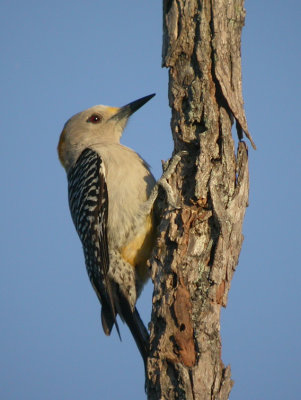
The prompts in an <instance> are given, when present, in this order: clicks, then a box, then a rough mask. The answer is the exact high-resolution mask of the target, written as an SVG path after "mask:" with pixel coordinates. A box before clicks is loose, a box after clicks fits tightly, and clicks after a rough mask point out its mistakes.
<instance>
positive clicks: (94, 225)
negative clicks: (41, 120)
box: [68, 148, 120, 336]
mask: <svg viewBox="0 0 301 400" xmlns="http://www.w3.org/2000/svg"><path fill="white" fill-rule="evenodd" d="M68 196H69V206H70V211H71V216H72V220H73V223H74V225H75V228H76V231H77V233H78V235H79V237H80V240H81V242H82V245H83V249H84V254H85V261H86V268H87V272H88V275H89V278H90V281H91V283H92V286H93V288H94V290H95V292H96V294H97V296H98V298H99V300H100V302H101V304H102V324H103V329H104V331H105V333H106V334H107V335H108V334H110V332H111V329H112V326H113V324H114V323H115V325H116V329H117V332H118V334H119V329H118V325H117V322H116V307H115V304H114V298H113V292H112V285H111V282H110V280H109V278H108V271H109V266H110V260H109V250H108V239H107V223H108V206H109V205H108V190H107V185H106V173H105V167H104V164H103V161H102V159H101V157H100V155H99V154H98V153H96V152H95V151H93V150H92V149H89V148H87V149H85V150H84V151H83V152H82V153H81V155H80V156H79V158H78V160H77V162H76V164H75V165H74V167H73V168H72V169H71V170H70V172H69V174H68ZM119 336H120V334H119Z"/></svg>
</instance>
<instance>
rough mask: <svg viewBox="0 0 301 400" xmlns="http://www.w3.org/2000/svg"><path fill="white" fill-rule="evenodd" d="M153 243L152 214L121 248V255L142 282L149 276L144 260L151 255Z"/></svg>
mask: <svg viewBox="0 0 301 400" xmlns="http://www.w3.org/2000/svg"><path fill="white" fill-rule="evenodd" d="M154 243H155V229H154V223H153V216H152V215H150V216H148V218H147V221H146V224H145V227H144V229H143V230H142V231H140V232H139V234H138V235H137V236H135V237H134V239H133V240H132V241H131V242H129V243H128V244H127V245H126V246H125V247H124V248H123V249H122V250H121V255H122V257H123V258H124V259H125V260H126V261H127V262H128V263H129V264H131V265H132V266H133V267H134V268H135V269H136V272H137V275H138V277H139V279H140V280H141V282H142V283H145V282H146V281H147V279H148V278H149V273H148V267H147V265H146V262H147V260H148V259H149V257H150V255H151V252H152V249H153V247H154Z"/></svg>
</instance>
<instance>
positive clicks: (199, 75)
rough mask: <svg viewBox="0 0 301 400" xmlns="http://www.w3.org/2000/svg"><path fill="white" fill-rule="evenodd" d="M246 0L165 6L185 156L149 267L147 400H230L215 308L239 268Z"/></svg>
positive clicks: (168, 62)
mask: <svg viewBox="0 0 301 400" xmlns="http://www.w3.org/2000/svg"><path fill="white" fill-rule="evenodd" d="M244 17H245V10H244V8H243V0H233V1H228V0H203V1H201V0H186V1H185V0H164V1H163V19H164V36H163V55H162V59H163V66H165V67H166V68H168V69H169V103H170V107H171V109H172V119H171V128H172V134H173V139H174V144H175V152H178V151H180V150H187V151H188V156H185V157H183V160H182V162H181V163H180V164H179V165H178V167H177V170H176V173H175V174H174V175H173V176H172V178H171V179H170V182H169V183H170V185H171V186H172V188H173V190H174V192H175V193H176V194H177V199H178V202H179V204H180V205H181V207H180V208H179V209H177V210H171V209H165V210H163V211H162V210H161V211H162V218H161V222H160V226H159V238H158V245H157V250H156V252H155V254H154V257H153V260H152V279H153V282H154V294H153V309H152V321H151V323H150V356H149V358H148V365H147V381H146V388H147V393H148V399H150V400H158V399H162V400H163V399H166V400H167V399H168V400H173V399H189V400H190V399H193V400H199V399H200V400H201V399H204V400H205V399H206V400H207V399H218V400H224V399H228V398H229V394H230V390H231V387H232V385H233V381H232V380H231V371H230V367H229V366H228V367H225V366H224V364H223V362H222V360H221V338H220V309H221V306H224V307H225V306H226V304H227V297H228V292H229V289H230V284H231V279H232V276H233V273H234V271H235V268H236V265H237V263H238V257H239V253H240V250H241V246H242V242H243V235H242V223H243V218H244V214H245V209H246V207H247V205H248V191H249V176H248V151H247V145H246V144H245V143H244V142H243V141H241V140H240V142H239V144H238V149H237V153H235V144H234V140H233V137H232V124H233V121H234V120H235V121H236V127H237V134H238V137H239V139H242V135H243V132H244V133H245V135H246V136H247V138H248V139H249V140H250V141H251V144H252V145H253V147H254V148H255V144H254V143H253V141H252V138H251V135H250V133H249V131H248V126H247V121H246V117H245V112H244V108H243V98H242V84H241V56H240V41H241V30H242V27H243V24H244Z"/></svg>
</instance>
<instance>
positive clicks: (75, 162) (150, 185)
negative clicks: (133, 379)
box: [58, 94, 166, 361]
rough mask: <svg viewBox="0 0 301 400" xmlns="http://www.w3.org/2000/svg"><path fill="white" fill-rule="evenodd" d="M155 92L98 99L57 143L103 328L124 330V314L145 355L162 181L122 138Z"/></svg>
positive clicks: (107, 331)
mask: <svg viewBox="0 0 301 400" xmlns="http://www.w3.org/2000/svg"><path fill="white" fill-rule="evenodd" d="M153 96H154V94H151V95H149V96H145V97H143V98H141V99H138V100H136V101H133V102H131V103H129V104H127V105H125V106H124V107H121V108H117V107H109V106H103V105H97V106H94V107H91V108H89V109H87V110H85V111H82V112H80V113H78V114H76V115H74V116H73V117H71V118H70V119H69V120H68V121H67V122H66V124H65V125H64V128H63V130H62V133H61V135H60V139H59V144H58V155H59V159H60V161H61V163H62V165H63V167H64V168H65V170H66V173H67V180H68V198H69V207H70V212H71V216H72V220H73V223H74V225H75V228H76V231H77V233H78V236H79V238H80V240H81V242H82V246H83V251H84V256H85V263H86V269H87V273H88V276H89V278H90V281H91V284H92V286H93V288H94V290H95V292H96V295H97V297H98V299H99V301H100V303H101V307H102V310H101V321H102V327H103V330H104V332H105V334H106V335H110V333H111V330H112V327H113V325H114V324H115V326H116V329H117V332H118V334H119V328H118V323H117V321H116V316H117V314H119V316H120V317H121V319H122V320H123V321H125V322H126V323H127V325H128V326H129V328H130V330H131V332H132V335H133V337H134V339H135V341H136V343H137V346H138V348H139V350H140V353H141V355H142V357H143V359H144V361H145V360H146V357H147V354H148V341H149V340H148V332H147V330H146V328H145V327H144V324H143V322H142V321H141V319H140V317H139V314H138V311H137V309H136V307H135V304H136V300H137V298H138V296H139V295H140V293H141V290H142V288H143V286H144V284H145V283H146V281H147V280H148V277H149V274H148V267H147V260H148V259H149V257H150V254H151V251H152V249H153V246H154V240H155V224H154V215H153V211H152V209H153V203H154V200H155V198H156V194H157V192H156V181H155V178H154V177H153V175H152V173H151V172H150V168H149V166H148V164H147V163H146V162H145V161H144V160H143V159H142V158H141V157H140V156H139V155H138V154H137V153H136V152H134V151H133V150H132V149H130V148H128V147H126V146H123V145H122V144H120V138H121V135H122V133H123V130H124V128H125V126H126V124H127V121H128V119H129V117H130V116H131V115H132V114H133V113H134V112H135V111H137V110H138V109H139V108H140V107H142V106H143V105H144V104H145V103H146V102H147V101H149V100H150V99H151V98H152V97H153ZM165 189H166V188H165ZM119 336H120V334H119Z"/></svg>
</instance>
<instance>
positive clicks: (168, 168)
mask: <svg viewBox="0 0 301 400" xmlns="http://www.w3.org/2000/svg"><path fill="white" fill-rule="evenodd" d="M186 154H188V153H187V151H185V150H183V151H180V152H179V153H177V154H175V155H174V156H173V157H172V158H171V160H169V161H167V162H166V163H165V164H164V165H163V170H164V171H163V174H162V176H161V178H160V179H159V180H158V181H157V183H156V185H155V186H154V187H153V190H152V191H151V194H150V196H149V198H148V200H147V201H146V202H145V204H144V205H145V209H146V212H147V213H150V212H151V210H152V208H153V205H154V202H155V201H156V199H157V196H158V191H159V186H161V187H162V188H163V189H164V191H165V193H166V197H167V203H168V205H170V206H171V207H172V208H179V207H178V206H177V205H176V202H175V197H174V193H173V190H172V188H171V186H170V184H169V183H168V182H167V180H168V179H169V178H170V177H171V175H172V174H173V173H174V172H175V169H176V167H177V165H178V164H179V162H180V160H181V159H182V157H183V156H184V155H186Z"/></svg>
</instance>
